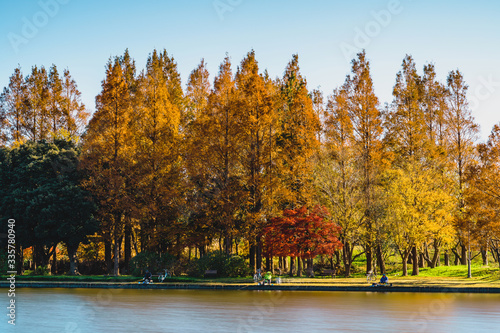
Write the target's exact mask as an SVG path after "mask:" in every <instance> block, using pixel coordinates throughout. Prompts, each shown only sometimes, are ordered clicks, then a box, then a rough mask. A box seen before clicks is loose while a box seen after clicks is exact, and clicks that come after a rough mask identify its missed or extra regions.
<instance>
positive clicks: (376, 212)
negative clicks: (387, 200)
mask: <svg viewBox="0 0 500 333" xmlns="http://www.w3.org/2000/svg"><path fill="white" fill-rule="evenodd" d="M351 72H352V74H351V75H348V76H347V78H346V80H345V84H344V87H345V89H346V92H347V96H348V97H347V112H348V116H349V119H350V121H351V124H352V145H353V152H354V156H355V157H354V160H355V161H356V169H357V171H358V181H359V185H358V186H359V188H360V190H361V192H362V197H363V199H362V206H363V207H362V208H361V209H362V210H363V211H364V221H363V224H364V225H365V226H366V228H365V230H366V233H365V235H364V243H365V246H364V247H365V251H366V258H367V259H366V271H367V273H368V272H370V271H372V269H373V268H372V256H373V251H375V254H376V257H377V262H378V263H379V266H380V269H381V270H382V272H385V267H384V266H385V265H384V260H383V254H382V244H381V240H380V233H379V232H377V229H378V228H377V224H378V222H379V221H380V215H381V209H379V208H378V207H379V206H380V202H379V201H380V200H378V199H379V198H378V197H377V191H376V184H377V179H378V175H379V172H380V168H381V167H382V163H381V158H382V140H381V139H382V115H381V112H380V110H379V105H378V104H379V101H378V98H377V96H376V95H375V91H374V89H373V81H372V78H371V74H370V62H369V61H368V60H367V59H366V53H365V51H363V52H361V53H358V55H357V58H356V59H353V61H352V69H351Z"/></svg>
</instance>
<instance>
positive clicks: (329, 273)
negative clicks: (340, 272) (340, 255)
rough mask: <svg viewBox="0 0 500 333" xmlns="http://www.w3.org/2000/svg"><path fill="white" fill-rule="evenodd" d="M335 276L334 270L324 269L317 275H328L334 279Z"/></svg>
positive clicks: (335, 271)
mask: <svg viewBox="0 0 500 333" xmlns="http://www.w3.org/2000/svg"><path fill="white" fill-rule="evenodd" d="M336 274H337V270H336V269H335V268H334V269H324V270H322V271H321V273H320V274H319V275H320V276H329V275H331V276H332V278H334V277H335V275H336Z"/></svg>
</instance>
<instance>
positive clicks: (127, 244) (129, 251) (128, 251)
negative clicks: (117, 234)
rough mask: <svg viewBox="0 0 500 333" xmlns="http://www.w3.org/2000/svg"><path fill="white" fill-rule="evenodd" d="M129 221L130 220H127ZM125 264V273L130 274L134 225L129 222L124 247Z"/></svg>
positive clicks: (126, 227)
mask: <svg viewBox="0 0 500 333" xmlns="http://www.w3.org/2000/svg"><path fill="white" fill-rule="evenodd" d="M127 220H128V219H127ZM124 247H125V249H124V251H125V253H124V262H125V273H126V274H128V273H129V272H130V268H129V264H130V259H132V224H131V223H130V221H127V224H125V245H124Z"/></svg>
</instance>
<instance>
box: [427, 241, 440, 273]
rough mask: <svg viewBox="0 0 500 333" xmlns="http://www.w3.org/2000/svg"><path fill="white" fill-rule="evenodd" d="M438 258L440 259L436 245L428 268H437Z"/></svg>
mask: <svg viewBox="0 0 500 333" xmlns="http://www.w3.org/2000/svg"><path fill="white" fill-rule="evenodd" d="M439 257H440V253H439V246H438V245H434V255H433V256H432V261H431V263H430V265H429V267H430V268H435V267H437V266H438V264H439Z"/></svg>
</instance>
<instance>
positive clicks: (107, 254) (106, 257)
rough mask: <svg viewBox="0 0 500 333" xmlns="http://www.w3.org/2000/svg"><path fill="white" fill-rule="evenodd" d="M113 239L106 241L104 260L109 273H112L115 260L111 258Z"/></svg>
mask: <svg viewBox="0 0 500 333" xmlns="http://www.w3.org/2000/svg"><path fill="white" fill-rule="evenodd" d="M111 252H112V251H111V241H109V240H105V241H104V261H105V262H106V268H107V270H108V272H107V273H108V274H111V273H112V271H113V262H112V259H111Z"/></svg>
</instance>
